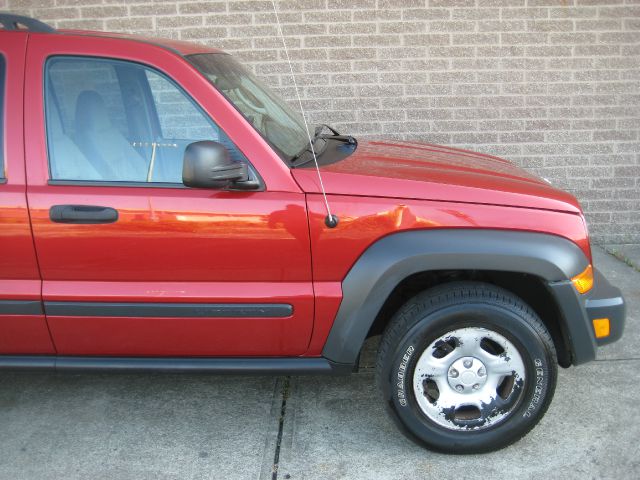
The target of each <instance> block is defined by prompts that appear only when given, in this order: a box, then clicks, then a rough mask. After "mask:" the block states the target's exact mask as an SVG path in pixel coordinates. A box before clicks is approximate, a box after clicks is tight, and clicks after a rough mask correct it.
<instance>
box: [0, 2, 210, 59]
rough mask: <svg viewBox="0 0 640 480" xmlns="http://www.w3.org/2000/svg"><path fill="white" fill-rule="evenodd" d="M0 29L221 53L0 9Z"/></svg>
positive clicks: (190, 52) (191, 52)
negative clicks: (50, 21)
mask: <svg viewBox="0 0 640 480" xmlns="http://www.w3.org/2000/svg"><path fill="white" fill-rule="evenodd" d="M0 31H10V32H28V33H44V34H51V35H56V34H61V35H74V36H90V37H103V38H119V39H125V40H130V41H132V42H143V43H147V44H152V45H156V46H158V47H162V48H165V49H167V50H171V51H173V52H175V53H178V54H179V55H194V54H198V53H223V52H221V51H220V50H218V49H215V48H211V47H208V46H206V45H201V44H198V43H191V42H183V41H180V40H169V39H164V38H157V37H147V36H143V35H131V34H127V33H115V32H99V31H93V30H64V29H61V30H58V29H55V28H53V27H52V26H51V25H48V24H46V23H44V22H41V21H40V20H38V19H35V18H31V17H26V16H24V15H16V14H13V13H10V12H2V11H0Z"/></svg>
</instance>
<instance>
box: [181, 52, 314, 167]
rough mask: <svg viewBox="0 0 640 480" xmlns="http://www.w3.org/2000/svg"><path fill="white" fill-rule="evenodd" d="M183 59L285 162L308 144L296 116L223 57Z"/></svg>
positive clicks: (305, 133)
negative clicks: (221, 94) (229, 103)
mask: <svg viewBox="0 0 640 480" xmlns="http://www.w3.org/2000/svg"><path fill="white" fill-rule="evenodd" d="M187 59H188V60H189V61H190V62H191V63H192V64H193V65H194V66H195V67H196V68H197V69H198V70H200V72H202V73H203V74H204V75H205V76H206V77H207V78H208V79H209V80H210V81H211V83H213V84H214V85H215V86H216V87H217V88H218V90H220V91H221V92H222V93H223V94H224V95H225V96H226V97H227V98H228V99H229V101H230V102H231V103H233V105H234V106H235V107H236V108H237V109H238V110H239V111H240V112H241V113H242V114H243V115H244V116H245V117H246V118H247V119H248V120H249V121H250V122H251V124H252V125H253V126H254V127H255V128H256V129H257V130H258V131H259V132H260V133H261V134H262V136H263V137H264V138H265V139H266V140H267V141H268V142H269V143H270V144H271V146H273V147H275V148H276V149H277V151H278V153H279V154H280V155H281V156H282V157H283V158H284V159H285V160H291V159H292V158H293V157H294V156H295V155H296V154H298V153H299V152H300V151H301V150H303V149H304V148H305V147H306V146H307V145H308V143H309V138H308V136H307V132H306V131H305V127H304V120H303V118H302V117H301V116H300V114H299V113H298V112H296V111H295V110H293V109H292V108H291V107H289V105H287V103H286V102H285V101H284V100H282V99H281V98H279V97H278V96H277V95H275V94H274V93H272V92H271V91H269V89H268V88H267V87H266V86H265V85H264V84H262V82H260V80H258V79H257V78H256V77H255V76H254V75H252V74H251V73H250V72H249V71H248V70H247V69H245V68H244V67H243V66H242V65H241V64H240V63H238V62H237V61H236V60H234V58H233V57H232V56H231V55H227V54H225V53H205V54H198V55H189V56H188V57H187Z"/></svg>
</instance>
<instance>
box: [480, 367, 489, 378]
mask: <svg viewBox="0 0 640 480" xmlns="http://www.w3.org/2000/svg"><path fill="white" fill-rule="evenodd" d="M486 374H487V372H485V371H484V368H482V367H480V368H479V369H478V376H479V377H484V376H485V375H486Z"/></svg>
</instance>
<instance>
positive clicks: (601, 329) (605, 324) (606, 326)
mask: <svg viewBox="0 0 640 480" xmlns="http://www.w3.org/2000/svg"><path fill="white" fill-rule="evenodd" d="M593 331H594V332H595V334H596V338H604V337H608V336H609V335H610V334H611V325H610V323H609V319H608V318H594V319H593Z"/></svg>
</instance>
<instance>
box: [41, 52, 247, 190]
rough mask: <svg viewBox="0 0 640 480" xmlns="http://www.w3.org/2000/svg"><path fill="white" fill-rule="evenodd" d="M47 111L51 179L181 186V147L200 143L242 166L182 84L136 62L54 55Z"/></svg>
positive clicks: (237, 154) (228, 142)
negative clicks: (221, 149) (211, 144)
mask: <svg viewBox="0 0 640 480" xmlns="http://www.w3.org/2000/svg"><path fill="white" fill-rule="evenodd" d="M45 112H46V122H47V145H48V150H49V170H50V178H51V179H53V180H80V181H108V182H142V183H179V184H181V183H182V159H183V155H184V149H185V147H186V146H187V145H188V144H190V143H192V142H197V141H201V140H213V141H217V142H220V143H222V144H224V145H225V146H226V147H227V149H228V150H229V151H230V153H231V157H232V158H233V159H235V160H236V161H243V162H246V161H247V160H246V158H245V157H244V156H243V155H242V153H241V152H240V151H239V150H238V148H237V147H236V146H235V145H234V144H233V143H232V142H231V140H230V139H229V138H228V137H227V135H226V134H225V133H224V132H223V131H222V130H221V129H220V128H219V127H218V126H217V125H216V124H215V123H214V122H213V121H212V120H211V119H210V118H209V117H208V116H207V115H206V114H205V113H204V112H203V111H202V110H201V109H200V108H199V107H198V106H197V105H196V104H195V103H194V102H193V100H192V99H191V98H190V97H189V96H188V95H187V94H186V93H185V92H184V91H183V90H182V89H181V88H180V87H178V86H177V85H176V84H175V83H174V82H173V81H171V80H170V79H169V78H167V77H166V76H164V75H163V74H161V73H160V72H158V71H156V70H154V69H151V68H148V67H145V66H143V65H140V64H137V63H132V62H125V61H120V60H107V59H99V58H89V57H53V58H51V59H50V60H49V61H48V62H47V64H46V90H45Z"/></svg>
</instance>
